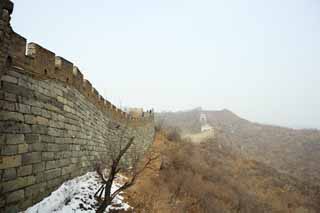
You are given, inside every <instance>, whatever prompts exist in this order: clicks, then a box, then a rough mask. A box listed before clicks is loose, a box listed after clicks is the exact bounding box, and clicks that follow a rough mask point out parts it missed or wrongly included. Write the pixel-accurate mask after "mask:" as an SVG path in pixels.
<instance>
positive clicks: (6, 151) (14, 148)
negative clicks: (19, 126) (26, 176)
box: [1, 145, 18, 156]
mask: <svg viewBox="0 0 320 213" xmlns="http://www.w3.org/2000/svg"><path fill="white" fill-rule="evenodd" d="M17 153H18V145H5V146H4V147H3V148H2V151H1V155H3V156H5V155H16V154H17Z"/></svg>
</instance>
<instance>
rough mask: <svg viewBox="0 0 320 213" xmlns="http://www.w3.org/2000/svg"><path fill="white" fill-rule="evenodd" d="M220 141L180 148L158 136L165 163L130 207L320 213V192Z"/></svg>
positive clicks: (175, 212)
mask: <svg viewBox="0 0 320 213" xmlns="http://www.w3.org/2000/svg"><path fill="white" fill-rule="evenodd" d="M217 140H218V139H214V141H208V142H205V143H201V144H193V143H183V142H180V143H177V142H174V141H168V140H166V139H165V138H164V137H163V136H161V135H159V134H158V135H157V137H156V142H155V144H154V147H153V148H154V149H155V150H156V151H158V153H159V154H160V155H161V158H160V159H161V161H160V162H155V164H154V165H153V166H152V167H150V168H149V169H148V170H147V171H145V172H144V174H143V176H142V177H141V178H140V179H139V181H138V183H137V184H136V185H135V186H134V187H133V188H132V189H131V190H130V191H129V192H128V193H127V199H128V200H129V203H130V205H132V206H134V208H135V210H136V211H137V212H154V213H158V212H159V213H160V212H161V213H180V212H181V213H184V212H188V213H225V212H228V213H255V212H259V213H264V212H279V213H280V212H290V213H316V212H319V211H320V203H319V202H318V201H319V199H320V194H319V192H320V188H319V187H317V186H314V185H312V184H309V183H305V182H302V181H299V180H298V179H296V178H293V177H291V176H289V175H285V174H282V173H279V172H277V171H276V170H275V169H273V168H271V167H269V166H267V165H265V164H263V163H259V162H256V161H253V160H247V159H245V158H243V156H241V155H239V154H237V153H235V152H232V150H230V149H229V148H228V147H227V146H223V145H221V143H220V142H223V141H217ZM219 140H221V139H219ZM155 150H153V151H155Z"/></svg>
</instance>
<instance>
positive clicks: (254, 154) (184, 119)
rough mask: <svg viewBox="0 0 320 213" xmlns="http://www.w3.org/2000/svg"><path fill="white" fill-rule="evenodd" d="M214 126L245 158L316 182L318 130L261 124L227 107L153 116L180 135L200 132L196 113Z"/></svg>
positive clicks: (318, 172) (221, 139) (319, 148)
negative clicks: (175, 128) (176, 128)
mask: <svg viewBox="0 0 320 213" xmlns="http://www.w3.org/2000/svg"><path fill="white" fill-rule="evenodd" d="M201 113H204V114H205V115H206V116H207V121H208V123H209V124H210V125H211V126H213V127H214V130H215V137H217V139H218V140H217V141H219V143H222V144H223V145H224V146H228V147H229V148H231V149H232V150H234V151H236V152H237V153H239V154H241V155H242V156H245V157H246V158H249V159H253V160H257V161H259V162H262V163H264V164H266V165H268V166H271V167H273V168H275V169H276V170H278V171H279V172H282V173H286V174H288V175H290V176H292V177H295V178H298V179H300V180H301V181H307V182H309V183H312V184H318V185H320V167H319V165H320V155H319V153H320V131H319V130H315V129H292V128H285V127H279V126H272V125H263V124H259V123H254V122H250V121H248V120H245V119H243V118H240V117H239V116H237V115H236V114H235V113H233V112H231V111H229V110H226V109H225V110H221V111H205V110H202V109H201V108H197V109H194V110H190V111H181V112H166V113H160V114H158V115H157V121H158V122H160V123H163V125H164V126H171V127H178V128H180V129H181V131H182V133H183V134H187V133H198V132H200V127H201V124H200V119H199V118H200V114H201Z"/></svg>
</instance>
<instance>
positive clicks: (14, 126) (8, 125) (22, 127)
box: [0, 121, 31, 133]
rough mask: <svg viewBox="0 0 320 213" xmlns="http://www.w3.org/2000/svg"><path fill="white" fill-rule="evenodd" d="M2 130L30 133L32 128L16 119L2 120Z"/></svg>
mask: <svg viewBox="0 0 320 213" xmlns="http://www.w3.org/2000/svg"><path fill="white" fill-rule="evenodd" d="M0 132H2V133H30V132H31V128H30V126H29V125H27V124H24V123H17V122H16V121H0Z"/></svg>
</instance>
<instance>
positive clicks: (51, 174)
mask: <svg viewBox="0 0 320 213" xmlns="http://www.w3.org/2000/svg"><path fill="white" fill-rule="evenodd" d="M60 175H61V168H57V169H51V170H48V171H45V172H44V176H45V179H46V180H51V179H54V178H56V177H59V176H60Z"/></svg>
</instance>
